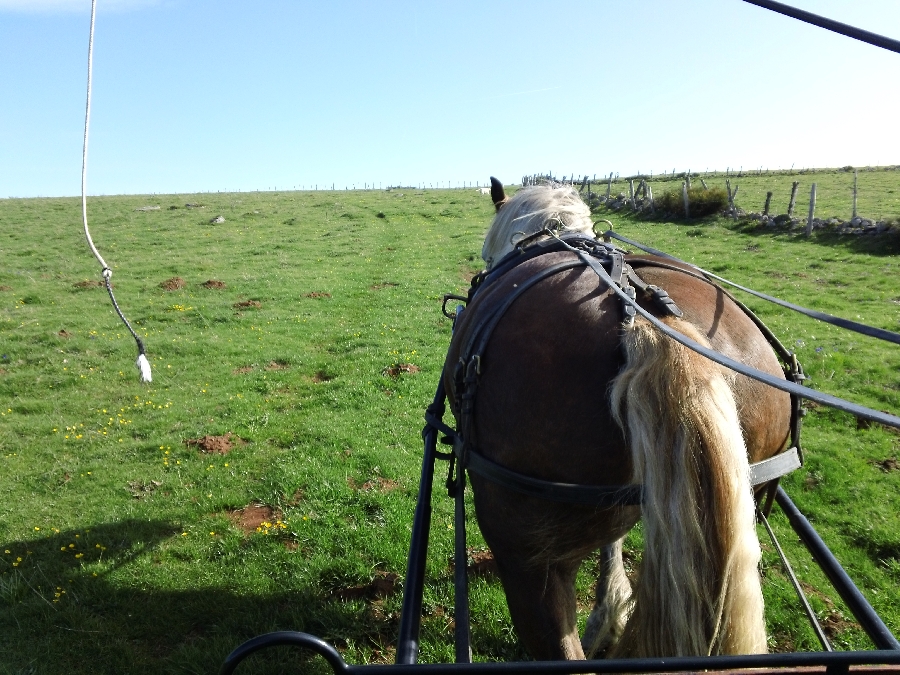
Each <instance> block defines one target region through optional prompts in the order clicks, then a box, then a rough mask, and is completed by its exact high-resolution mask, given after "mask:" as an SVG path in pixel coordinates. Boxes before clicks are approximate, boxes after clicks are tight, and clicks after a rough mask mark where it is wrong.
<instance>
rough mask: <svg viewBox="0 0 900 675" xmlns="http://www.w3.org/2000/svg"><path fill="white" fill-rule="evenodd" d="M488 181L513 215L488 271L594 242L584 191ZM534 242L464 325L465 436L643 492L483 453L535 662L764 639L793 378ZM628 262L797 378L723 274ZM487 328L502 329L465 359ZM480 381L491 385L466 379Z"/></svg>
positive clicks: (689, 309)
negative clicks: (588, 596) (641, 313)
mask: <svg viewBox="0 0 900 675" xmlns="http://www.w3.org/2000/svg"><path fill="white" fill-rule="evenodd" d="M491 182H492V192H491V196H492V200H493V202H494V206H495V209H496V214H495V216H494V219H493V222H492V224H491V226H490V228H489V230H488V232H487V235H486V237H485V240H484V246H483V250H482V258H483V259H484V261H485V264H486V269H485V272H483V273H482V274H481V276H482V277H483V276H484V275H485V274H487V273H489V272H491V271H492V270H496V268H497V266H498V265H501V264H502V262H501V261H502V260H503V259H504V257H505V256H508V255H513V256H515V255H521V254H522V253H523V252H524V253H527V252H528V250H529V249H528V246H529V245H535V244H536V243H537V242H540V241H541V240H546V239H548V237H550V236H551V235H550V234H549V233H548V230H553V231H554V233H555V235H554V236H560V237H563V238H565V237H571V236H581V237H584V238H586V239H593V240H594V241H596V239H595V237H594V234H593V223H592V222H591V217H590V215H591V214H590V210H589V209H588V207H587V206H586V205H585V204H584V202H583V201H582V200H581V198H580V197H579V196H578V193H577V191H576V190H574V189H573V188H572V187H570V186H562V185H539V186H533V187H526V188H522V189H520V190H519V191H518V192H516V193H515V194H514V195H513V196H511V197H508V196H507V195H506V194H505V191H504V189H503V186H502V184H501V183H500V182H499V181H497V180H496V179H494V178H492V179H491ZM523 257H524V258H526V260H525V262H522V263H521V264H519V265H517V266H515V267H513V268H512V269H510V270H508V271H505V272H503V273H502V275H501V276H500V277H499V278H498V279H496V280H495V281H493V282H492V283H490V284H489V285H486V286H485V287H484V288H482V289H480V290H478V291H477V292H475V293H474V297H472V298H470V301H469V303H468V306H467V307H466V308H465V310H464V311H463V312H462V313H461V315H460V316H459V317H458V319H457V321H456V325H455V327H454V334H453V338H452V340H451V345H450V348H449V351H448V354H447V358H446V361H445V366H444V374H443V376H442V377H443V383H444V388H445V390H446V392H447V397H448V400H449V404H450V408H451V410H452V412H453V414H454V416H455V417H456V420H457V425H458V429H459V430H460V432H459V436H460V438H461V441H460V439H458V442H461V443H462V444H464V445H465V446H467V447H468V448H469V449H470V452H471V453H477V454H478V456H480V457H482V458H484V459H486V460H488V461H489V462H491V463H493V465H499V466H500V467H502V470H504V471H509V472H514V473H515V474H517V475H522V476H525V477H528V478H535V479H541V480H545V481H554V482H560V483H571V484H578V485H583V486H609V487H610V488H613V489H616V488H622V489H626V490H627V489H628V488H634V487H636V486H640V488H639V489H640V494H641V497H640V498H639V499H638V500H636V502H632V503H627V502H622V503H598V504H570V503H564V502H561V501H556V500H553V499H548V498H546V497H544V496H542V495H534V494H523V493H522V491H520V490H517V489H514V488H511V487H510V486H508V485H506V484H504V483H503V481H500V480H497V479H495V478H493V477H490V476H486V475H484V474H483V472H478V471H473V470H471V468H470V470H469V480H470V482H471V487H472V492H473V497H474V505H475V513H476V518H477V521H478V525H479V527H480V529H481V532H482V534H483V536H484V538H485V541H486V542H487V544H488V546H489V547H490V550H491V552H492V553H493V556H494V560H495V562H496V566H497V570H498V574H499V577H500V580H501V582H502V585H503V589H504V592H505V594H506V599H507V604H508V606H509V611H510V614H511V617H512V620H513V624H514V626H515V629H516V632H517V634H518V636H519V639H520V640H521V641H522V643H523V645H524V647H525V648H526V649H527V651H528V652H529V653H530V654H531V656H532V657H533V658H535V659H538V660H555V659H584V658H585V655H587V657H588V658H591V657H599V656H601V655H602V656H605V657H616V658H639V657H663V656H702V655H716V654H754V653H764V652H765V651H766V632H765V623H764V617H763V599H762V591H761V585H760V577H759V571H758V564H759V559H760V546H759V541H758V539H757V536H756V527H755V523H756V515H755V509H756V504H755V500H756V498H757V495H756V494H755V493H754V490H753V488H751V485H750V478H749V464H750V463H751V462H757V461H760V460H763V459H766V458H769V457H772V456H774V455H776V454H778V453H780V452H782V451H784V450H785V449H786V447H787V444H788V441H789V437H790V434H789V427H790V402H789V396H788V394H785V393H784V392H782V391H779V390H777V389H774V388H772V387H769V386H767V385H765V384H762V383H760V382H758V381H756V380H753V379H750V378H749V377H746V376H744V375H741V374H737V373H735V372H733V371H730V370H728V369H725V368H723V367H721V366H719V365H718V364H716V363H714V362H713V361H711V360H709V359H707V358H705V357H704V356H701V355H700V354H698V353H696V352H694V351H692V350H690V349H688V348H687V347H685V346H683V345H682V344H680V343H679V342H676V341H675V340H673V339H671V338H669V337H666V336H665V335H663V334H662V333H661V332H660V331H659V330H658V329H656V328H655V327H654V326H653V325H651V323H650V322H648V321H647V320H646V319H643V318H641V317H638V318H637V319H636V320H631V319H630V318H629V317H628V316H627V315H626V314H625V310H624V307H623V304H622V302H621V301H620V300H619V299H618V298H617V297H616V296H615V295H614V294H613V293H612V291H611V289H610V288H609V287H608V286H607V285H606V284H605V283H604V282H603V281H602V280H601V279H600V278H599V277H598V276H597V274H595V273H594V272H593V271H591V270H590V269H588V268H587V267H585V266H569V267H568V268H566V269H563V270H561V271H558V272H555V273H552V274H551V273H546V270H547V269H548V268H549V266H552V265H554V264H556V263H559V262H561V261H563V262H564V261H566V260H567V259H572V258H574V257H575V256H574V254H573V253H572V252H571V251H568V250H557V251H551V252H548V253H544V254H542V255H538V256H534V257H528V256H523ZM625 261H626V262H628V263H629V264H630V265H631V266H632V268H633V270H634V271H635V272H636V274H637V276H638V277H639V278H640V279H641V280H642V281H643V282H645V284H652V285H653V287H658V288H661V289H665V291H666V292H667V293H668V295H669V297H670V298H671V300H673V301H674V303H675V304H676V305H677V307H678V308H679V309H680V310H681V312H680V313H681V316H680V317H678V316H674V315H671V314H667V313H665V312H662V311H661V310H660V309H659V307H658V306H657V305H656V304H654V303H653V302H651V300H650V298H649V297H648V296H647V295H646V294H638V296H637V302H638V304H640V306H641V307H643V308H644V309H646V310H648V311H650V312H651V313H653V314H654V315H655V316H657V317H659V318H660V319H661V320H662V321H663V322H664V323H665V324H666V325H667V326H669V327H671V328H672V329H674V330H676V331H678V332H680V333H681V334H683V335H684V336H687V337H689V338H691V339H692V340H694V341H696V342H698V343H700V344H702V345H704V346H707V347H711V348H712V349H715V350H717V351H719V352H721V353H723V354H725V355H726V356H729V357H731V358H732V359H735V360H738V361H742V362H744V363H746V364H748V365H750V366H752V367H754V368H757V369H759V370H762V371H765V372H767V373H771V374H772V375H774V376H776V377H784V373H783V371H782V368H781V366H780V365H779V362H778V359H777V358H776V355H775V353H774V351H773V349H772V347H771V346H770V345H769V344H768V343H767V341H766V339H765V337H764V336H763V334H762V333H761V331H760V329H759V328H758V327H757V325H756V324H755V323H754V321H752V320H751V319H750V318H749V317H748V316H747V314H746V313H745V312H744V311H743V310H742V309H741V308H740V307H738V305H737V304H736V303H735V302H734V301H733V299H732V298H731V296H730V295H728V294H727V293H725V292H724V291H723V290H722V289H721V288H719V287H718V286H716V285H714V284H712V283H711V282H709V281H707V280H706V279H705V278H703V277H702V276H701V275H699V274H697V273H696V271H693V272H692V268H690V267H688V266H686V265H683V264H677V263H673V262H672V261H671V260H665V259H662V258H657V257H655V256H632V255H626V256H625ZM542 271H543V272H545V275H544V276H543V278H540V279H539V280H537V281H535V278H536V275H541V273H542ZM529 284H530V285H529ZM520 285H522V286H528V288H527V290H519V289H518V287H519V286H520ZM512 293H518V295H517V296H516V297H515V298H514V299H513V300H510V298H511V297H512V296H511V294H512ZM504 303H506V304H505V305H504ZM510 303H511V304H510ZM501 305H503V310H502V316H500V314H498V310H497V308H498V306H501ZM498 317H499V318H498ZM492 321H493V322H494V323H493V324H491V322H492ZM486 325H491V326H492V332H491V333H490V336H489V338H488V340H487V343H486V345H484V346H483V347H484V348H483V349H482V350H481V352H480V353H479V354H476V355H474V356H467V354H466V349H467V345H470V344H471V342H472V340H473V335H474V334H475V332H477V331H479V330H481V331H483V330H484V327H485V326H486ZM476 357H477V358H476ZM472 382H476V383H477V388H476V389H471V390H470V389H467V388H466V387H467V386H468V384H471V383H472ZM467 392H468V393H467ZM467 406H468V408H467ZM461 456H465V454H464V453H463V455H461ZM461 463H463V464H465V462H464V460H461ZM638 520H641V521H642V526H643V541H644V548H643V553H642V561H641V565H640V569H639V572H638V574H637V578H636V581H635V587H634V588H633V589H632V586H631V582H630V581H629V579H628V576H627V575H626V571H625V567H624V563H623V559H622V542H623V539H624V537H625V536H626V535H627V533H628V532H629V530H631V528H632V527H634V526H635V524H636V523H637V522H638ZM598 549H600V550H601V554H600V556H599V559H600V563H599V575H598V579H597V584H596V594H595V601H594V606H593V609H592V611H591V614H590V617H589V618H588V621H587V626H586V629H585V634H584V637H583V639H581V640H579V636H578V629H577V617H576V596H575V586H574V582H575V576H576V573H577V571H578V569H579V566H580V565H581V563H582V561H584V560H585V558H587V557H588V556H589V555H591V554H592V553H594V552H595V551H597V550H598Z"/></svg>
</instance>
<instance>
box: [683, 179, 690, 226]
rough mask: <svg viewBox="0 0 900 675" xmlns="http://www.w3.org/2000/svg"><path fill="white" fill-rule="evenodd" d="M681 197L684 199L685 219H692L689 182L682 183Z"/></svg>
mask: <svg viewBox="0 0 900 675" xmlns="http://www.w3.org/2000/svg"><path fill="white" fill-rule="evenodd" d="M681 195H682V196H683V197H684V217H685V218H690V217H691V208H690V202H689V201H688V188H687V181H682V183H681Z"/></svg>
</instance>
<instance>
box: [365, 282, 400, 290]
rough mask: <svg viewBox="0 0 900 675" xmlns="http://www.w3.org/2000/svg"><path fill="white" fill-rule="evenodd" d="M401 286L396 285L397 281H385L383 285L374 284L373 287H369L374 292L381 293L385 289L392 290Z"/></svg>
mask: <svg viewBox="0 0 900 675" xmlns="http://www.w3.org/2000/svg"><path fill="white" fill-rule="evenodd" d="M399 285H400V284H398V283H396V282H395V281H385V282H384V283H381V284H372V285H371V286H369V288H370V289H371V290H373V291H380V290H381V289H383V288H391V287H392V286H399Z"/></svg>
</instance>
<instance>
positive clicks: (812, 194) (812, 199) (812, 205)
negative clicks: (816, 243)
mask: <svg viewBox="0 0 900 675" xmlns="http://www.w3.org/2000/svg"><path fill="white" fill-rule="evenodd" d="M815 212H816V184H815V183H813V184H812V189H810V191H809V216H808V217H807V218H806V236H807V237H808V236H809V235H810V234H812V227H813V214H815Z"/></svg>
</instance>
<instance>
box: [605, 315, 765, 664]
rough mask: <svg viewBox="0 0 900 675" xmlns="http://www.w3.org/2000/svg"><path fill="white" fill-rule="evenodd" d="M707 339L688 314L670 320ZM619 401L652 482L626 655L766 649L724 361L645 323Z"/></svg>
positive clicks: (623, 645)
mask: <svg viewBox="0 0 900 675" xmlns="http://www.w3.org/2000/svg"><path fill="white" fill-rule="evenodd" d="M667 322H668V323H670V325H671V326H672V327H673V328H675V329H676V330H678V331H679V332H681V333H682V334H684V335H685V336H687V337H689V338H691V339H693V340H695V341H696V342H699V343H701V344H704V345H708V344H709V343H708V342H707V340H706V339H705V338H704V337H703V336H702V335H701V334H700V333H699V332H698V331H697V329H696V328H694V326H693V325H691V324H690V323H688V322H687V321H682V320H679V319H672V320H668V321H667ZM622 342H623V345H624V348H625V352H626V365H625V368H624V369H623V370H622V372H621V374H620V375H619V376H618V377H617V378H616V380H615V381H614V383H613V386H612V390H611V394H610V395H611V401H612V409H613V412H614V414H615V416H616V419H617V421H618V422H619V425H620V426H621V427H622V429H624V431H625V435H626V437H627V438H628V440H629V444H630V446H631V453H632V458H633V462H634V482H636V483H642V484H643V486H644V500H643V505H642V510H641V514H642V519H643V531H644V553H643V562H642V564H641V569H640V574H639V578H638V582H637V588H636V589H635V594H634V609H633V612H632V614H631V617H630V618H629V620H628V624H627V626H626V628H625V634H624V635H623V637H622V638H621V640H620V641H619V645H618V648H617V654H616V655H618V656H635V657H652V656H690V655H707V654H753V653H763V652H765V651H766V635H765V623H764V620H763V600H762V591H761V588H760V580H759V572H758V569H757V565H758V563H759V558H760V549H759V541H758V539H757V538H756V526H755V512H754V502H753V495H752V492H751V487H750V479H749V465H748V459H747V450H746V447H745V445H744V440H743V435H742V433H741V428H740V423H739V421H738V414H737V408H736V407H735V402H734V397H733V396H732V393H731V389H730V387H729V386H728V383H727V381H726V378H725V374H724V372H725V371H723V369H722V368H721V367H720V366H718V365H717V364H715V363H714V362H712V361H710V360H709V359H707V358H705V357H703V356H700V355H699V354H697V353H696V352H694V351H692V350H690V349H688V348H687V347H684V346H683V345H681V344H680V343H678V342H676V341H675V340H673V339H671V338H668V337H666V336H665V335H663V334H662V333H661V332H659V331H658V330H656V329H655V328H654V327H653V326H651V325H650V324H649V323H648V322H646V321H644V320H638V321H636V322H635V323H634V325H633V327H631V328H629V329H626V330H625V334H624V336H623V338H622Z"/></svg>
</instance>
